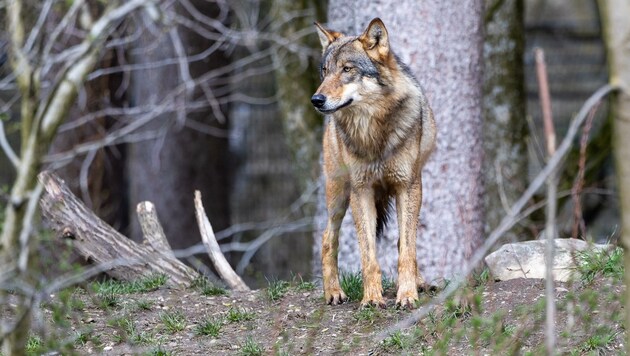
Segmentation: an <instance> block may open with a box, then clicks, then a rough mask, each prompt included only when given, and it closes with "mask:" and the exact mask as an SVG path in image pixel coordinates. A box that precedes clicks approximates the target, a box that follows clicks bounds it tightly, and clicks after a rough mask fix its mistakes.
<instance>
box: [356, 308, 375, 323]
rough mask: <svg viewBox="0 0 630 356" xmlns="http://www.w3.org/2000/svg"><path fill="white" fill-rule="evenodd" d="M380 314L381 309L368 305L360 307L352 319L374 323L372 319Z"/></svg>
mask: <svg viewBox="0 0 630 356" xmlns="http://www.w3.org/2000/svg"><path fill="white" fill-rule="evenodd" d="M381 316H382V314H381V311H380V310H379V309H377V308H375V307H374V306H371V305H368V306H367V307H364V308H360V309H359V310H358V311H357V312H356V313H355V314H354V320H356V321H357V322H367V323H369V324H370V325H372V324H373V323H374V321H375V320H376V319H378V318H380V317H381Z"/></svg>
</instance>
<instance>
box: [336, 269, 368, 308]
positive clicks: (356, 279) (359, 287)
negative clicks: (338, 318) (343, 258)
mask: <svg viewBox="0 0 630 356" xmlns="http://www.w3.org/2000/svg"><path fill="white" fill-rule="evenodd" d="M340 283H341V289H343V291H344V292H345V293H346V296H348V298H350V300H351V301H359V300H361V298H363V279H361V273H360V272H356V273H342V274H341V280H340Z"/></svg>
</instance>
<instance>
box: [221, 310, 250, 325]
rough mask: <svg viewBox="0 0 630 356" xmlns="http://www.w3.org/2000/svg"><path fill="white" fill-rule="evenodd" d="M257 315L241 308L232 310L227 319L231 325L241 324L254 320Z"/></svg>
mask: <svg viewBox="0 0 630 356" xmlns="http://www.w3.org/2000/svg"><path fill="white" fill-rule="evenodd" d="M254 316H255V314H254V313H253V312H248V311H247V310H245V309H241V308H238V309H237V308H230V309H229V310H228V312H227V316H226V319H227V320H228V321H229V322H231V323H239V322H241V321H247V320H253V319H254Z"/></svg>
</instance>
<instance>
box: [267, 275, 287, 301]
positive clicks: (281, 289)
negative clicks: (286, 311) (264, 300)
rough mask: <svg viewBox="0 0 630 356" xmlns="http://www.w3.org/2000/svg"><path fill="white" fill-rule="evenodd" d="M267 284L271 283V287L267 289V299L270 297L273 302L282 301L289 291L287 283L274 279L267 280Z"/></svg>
mask: <svg viewBox="0 0 630 356" xmlns="http://www.w3.org/2000/svg"><path fill="white" fill-rule="evenodd" d="M267 282H268V283H269V287H268V288H267V297H269V299H270V300H271V301H274V302H275V301H277V300H279V299H281V298H282V297H284V295H285V294H286V293H287V291H288V290H289V282H287V281H281V280H277V279H274V280H271V281H269V280H267Z"/></svg>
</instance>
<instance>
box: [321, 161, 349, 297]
mask: <svg viewBox="0 0 630 356" xmlns="http://www.w3.org/2000/svg"><path fill="white" fill-rule="evenodd" d="M334 173H335V174H331V175H330V176H328V177H327V178H326V207H327V209H328V224H327V225H326V231H324V236H323V237H322V278H323V282H324V299H325V300H326V303H328V304H332V305H337V304H341V303H343V302H345V301H346V300H348V297H346V294H345V293H344V292H343V290H342V289H341V286H340V285H339V267H338V260H337V256H338V254H339V228H340V227H341V222H342V221H343V217H344V216H345V215H346V210H348V203H349V200H350V189H349V183H348V181H347V179H346V177H344V176H342V175H339V174H337V173H336V172H334Z"/></svg>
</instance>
